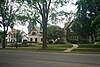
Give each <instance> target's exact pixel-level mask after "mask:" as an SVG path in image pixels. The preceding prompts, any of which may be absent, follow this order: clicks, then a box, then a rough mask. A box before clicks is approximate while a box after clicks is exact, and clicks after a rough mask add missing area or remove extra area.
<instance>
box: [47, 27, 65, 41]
mask: <svg viewBox="0 0 100 67" xmlns="http://www.w3.org/2000/svg"><path fill="white" fill-rule="evenodd" d="M63 37H64V30H63V28H60V27H59V26H49V27H47V40H48V41H51V40H53V41H54V43H55V42H57V40H58V39H59V40H62V39H63ZM62 42H63V41H62Z"/></svg>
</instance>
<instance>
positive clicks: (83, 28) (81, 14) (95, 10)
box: [72, 0, 100, 37]
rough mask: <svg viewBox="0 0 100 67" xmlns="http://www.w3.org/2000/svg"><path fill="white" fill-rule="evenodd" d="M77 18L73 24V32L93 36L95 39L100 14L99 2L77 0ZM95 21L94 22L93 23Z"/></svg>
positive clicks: (98, 0)
mask: <svg viewBox="0 0 100 67" xmlns="http://www.w3.org/2000/svg"><path fill="white" fill-rule="evenodd" d="M76 5H77V9H78V10H77V14H76V16H77V18H76V19H75V21H74V23H73V26H72V28H73V30H74V32H77V33H78V34H80V35H82V34H84V33H85V34H88V35H94V36H95V37H96V34H97V29H98V24H100V23H99V22H98V21H99V13H100V8H99V6H100V0H78V1H77V2H76ZM94 21H95V22H94Z"/></svg>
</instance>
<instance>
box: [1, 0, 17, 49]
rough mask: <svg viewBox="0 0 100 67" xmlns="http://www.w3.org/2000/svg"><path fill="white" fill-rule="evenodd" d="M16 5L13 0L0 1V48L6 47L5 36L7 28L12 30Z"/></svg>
mask: <svg viewBox="0 0 100 67" xmlns="http://www.w3.org/2000/svg"><path fill="white" fill-rule="evenodd" d="M15 6H16V3H15V1H14V0H0V17H1V18H2V21H0V26H1V27H2V28H3V34H4V35H3V44H2V47H3V48H5V47H6V43H5V42H6V36H7V31H8V27H11V28H13V26H14V21H15V20H16V18H15V13H16V10H17V9H15Z"/></svg>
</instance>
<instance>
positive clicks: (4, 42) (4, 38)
mask: <svg viewBox="0 0 100 67" xmlns="http://www.w3.org/2000/svg"><path fill="white" fill-rule="evenodd" d="M6 36H7V33H6V32H5V31H4V34H3V43H2V48H5V47H6Z"/></svg>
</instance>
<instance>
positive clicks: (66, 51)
mask: <svg viewBox="0 0 100 67" xmlns="http://www.w3.org/2000/svg"><path fill="white" fill-rule="evenodd" d="M71 45H73V47H71V48H68V49H66V50H65V51H64V52H65V53H69V52H71V51H72V50H73V49H76V48H78V45H77V44H71Z"/></svg>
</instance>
